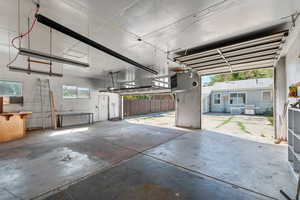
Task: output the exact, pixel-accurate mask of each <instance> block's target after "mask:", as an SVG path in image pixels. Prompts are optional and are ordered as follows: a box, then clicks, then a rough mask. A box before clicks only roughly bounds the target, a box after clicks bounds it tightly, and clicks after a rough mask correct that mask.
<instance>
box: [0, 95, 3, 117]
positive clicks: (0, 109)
mask: <svg viewBox="0 0 300 200" xmlns="http://www.w3.org/2000/svg"><path fill="white" fill-rule="evenodd" d="M0 113H3V97H0Z"/></svg>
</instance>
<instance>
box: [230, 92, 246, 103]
mask: <svg viewBox="0 0 300 200" xmlns="http://www.w3.org/2000/svg"><path fill="white" fill-rule="evenodd" d="M229 104H231V105H243V104H246V93H231V94H230V98H229Z"/></svg>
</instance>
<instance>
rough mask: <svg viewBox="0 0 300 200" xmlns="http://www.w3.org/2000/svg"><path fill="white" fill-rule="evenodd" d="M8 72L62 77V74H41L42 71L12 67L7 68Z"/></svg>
mask: <svg viewBox="0 0 300 200" xmlns="http://www.w3.org/2000/svg"><path fill="white" fill-rule="evenodd" d="M9 70H11V71H16V72H24V73H35V74H42V75H49V76H57V77H63V75H62V74H58V73H49V72H43V71H37V70H32V69H31V70H28V69H23V68H19V67H13V66H9Z"/></svg>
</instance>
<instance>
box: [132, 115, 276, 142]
mask: <svg viewBox="0 0 300 200" xmlns="http://www.w3.org/2000/svg"><path fill="white" fill-rule="evenodd" d="M128 121H129V122H131V123H139V124H150V125H154V126H162V127H174V126H175V112H163V113H153V114H147V115H141V116H138V117H137V116H133V117H129V118H128ZM202 125H203V127H202V128H203V129H205V130H210V131H217V132H220V133H223V134H227V135H233V136H237V137H242V138H246V139H251V138H253V139H254V140H260V139H261V140H262V141H265V139H266V140H269V141H272V142H273V140H274V126H273V125H272V124H271V123H270V121H269V120H268V117H266V116H261V115H257V116H250V115H231V114H227V113H205V114H203V115H202ZM241 126H244V129H242V128H241Z"/></svg>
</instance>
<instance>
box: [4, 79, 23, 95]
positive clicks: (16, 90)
mask: <svg viewBox="0 0 300 200" xmlns="http://www.w3.org/2000/svg"><path fill="white" fill-rule="evenodd" d="M0 96H8V97H11V96H14V97H21V96H22V83H20V82H13V81H0Z"/></svg>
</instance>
